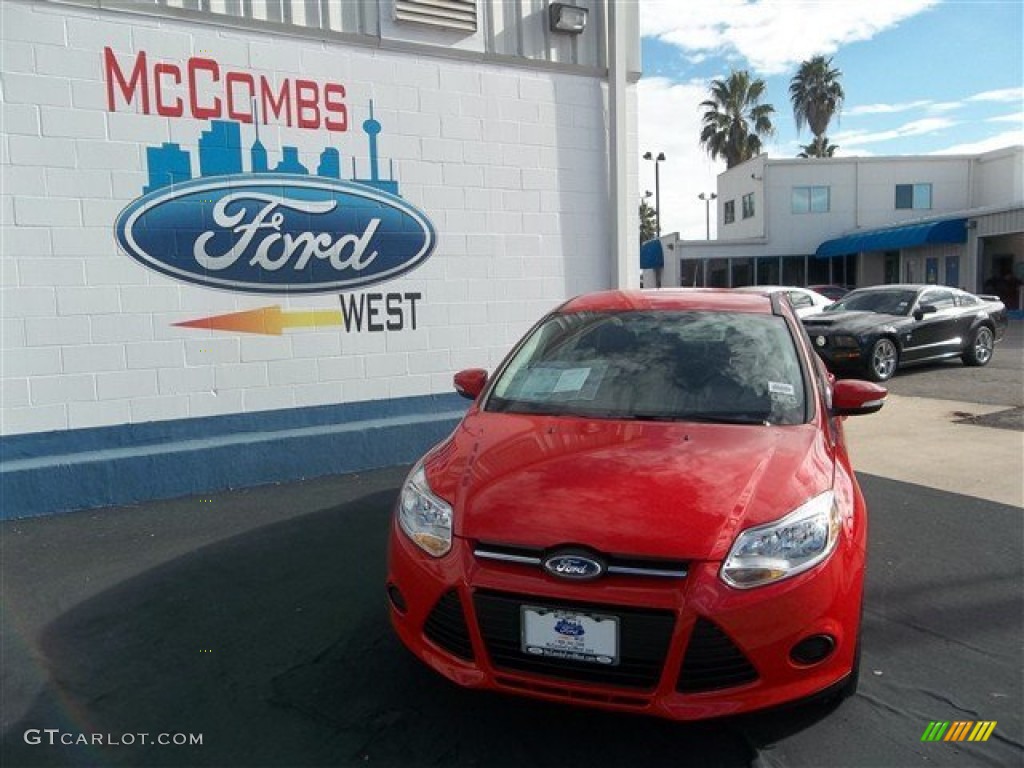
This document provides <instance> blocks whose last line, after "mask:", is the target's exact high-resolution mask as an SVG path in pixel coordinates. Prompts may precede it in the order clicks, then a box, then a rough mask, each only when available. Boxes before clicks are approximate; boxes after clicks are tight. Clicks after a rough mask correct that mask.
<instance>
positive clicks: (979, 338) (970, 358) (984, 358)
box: [962, 325, 995, 366]
mask: <svg viewBox="0 0 1024 768" xmlns="http://www.w3.org/2000/svg"><path fill="white" fill-rule="evenodd" d="M994 345H995V338H994V337H993V336H992V329H991V328H989V327H988V326H987V325H983V326H981V327H980V328H978V329H977V330H976V331H975V332H974V335H973V336H971V343H970V344H968V345H967V349H966V350H965V351H964V354H963V358H962V359H963V361H964V365H978V366H981V365H987V364H988V361H989V360H991V359H992V347H993V346H994Z"/></svg>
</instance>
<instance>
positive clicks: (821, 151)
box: [797, 136, 839, 158]
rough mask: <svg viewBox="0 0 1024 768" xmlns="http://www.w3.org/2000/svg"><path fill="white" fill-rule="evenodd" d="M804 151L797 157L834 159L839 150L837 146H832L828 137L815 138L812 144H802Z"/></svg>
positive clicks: (801, 147)
mask: <svg viewBox="0 0 1024 768" xmlns="http://www.w3.org/2000/svg"><path fill="white" fill-rule="evenodd" d="M800 149H802V150H803V151H802V152H801V153H800V154H799V155H797V157H804V158H807V157H832V156H834V155H835V153H836V150H837V149H839V147H837V146H836V145H835V144H830V143H829V140H828V136H815V137H814V141H812V142H811V143H810V144H801V145H800Z"/></svg>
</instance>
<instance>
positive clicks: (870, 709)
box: [0, 478, 1022, 768]
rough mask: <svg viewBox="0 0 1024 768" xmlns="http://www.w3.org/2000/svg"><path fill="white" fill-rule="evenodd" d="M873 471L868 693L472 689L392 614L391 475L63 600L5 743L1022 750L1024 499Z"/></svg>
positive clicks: (233, 758) (875, 755)
mask: <svg viewBox="0 0 1024 768" xmlns="http://www.w3.org/2000/svg"><path fill="white" fill-rule="evenodd" d="M862 481H863V482H864V484H865V493H866V494H867V495H868V496H869V502H870V503H871V504H872V509H873V510H874V511H875V514H874V516H873V524H872V531H871V538H872V553H871V560H870V565H869V585H868V598H867V610H866V614H865V630H864V631H865V640H864V648H865V651H864V669H863V672H862V683H861V691H860V693H859V694H858V695H857V697H856V698H854V699H853V700H852V701H849V702H847V703H845V704H843V705H842V706H840V707H839V708H838V709H835V708H834V707H825V706H821V705H818V706H802V707H798V708H792V709H787V710H782V711H779V712H774V713H769V714H762V715H758V716H750V717H745V718H738V719H733V720H723V721H714V722H710V723H703V724H695V725H689V724H677V723H671V722H667V721H662V720H657V719H653V718H645V717H640V716H625V715H619V714H608V713H603V712H600V711H596V710H586V709H575V708H571V707H564V706H557V705H550V704H544V703H537V702H533V701H529V700H526V699H517V698H509V697H504V696H498V695H492V694H485V693H480V692H474V691H466V690H463V689H460V688H458V687H457V686H455V685H453V684H450V683H448V682H447V681H446V680H444V679H442V678H440V677H439V676H437V675H436V674H434V673H433V672H431V671H430V670H428V669H426V668H425V667H423V666H422V665H420V664H419V663H418V662H416V661H415V660H414V659H413V657H412V656H411V655H410V654H409V653H407V652H406V651H405V649H404V648H402V647H401V645H400V644H399V643H398V641H397V640H396V639H395V638H394V637H393V635H392V633H391V629H390V626H389V625H388V620H387V614H386V611H385V604H384V598H383V592H382V584H383V581H384V575H385V564H384V550H385V541H386V535H387V526H388V523H389V519H390V512H389V510H390V506H391V502H392V500H393V498H394V493H395V490H394V489H391V490H387V491H381V492H378V493H372V494H370V495H364V496H362V498H358V499H356V500H355V501H352V502H350V503H346V504H344V505H340V506H335V507H333V508H330V509H326V510H323V511H319V512H313V513H309V514H305V515H301V516H298V517H294V518H292V519H290V520H287V521H283V522H275V523H273V524H270V525H266V526H264V527H261V528H257V529H255V530H251V531H248V532H246V533H243V534H240V535H237V536H235V537H233V538H229V539H226V540H222V541H220V542H218V543H215V544H211V545H208V546H205V547H202V548H200V549H197V550H195V551H193V552H191V553H190V554H188V555H185V556H182V557H179V558H177V559H175V560H172V561H171V562H169V563H166V564H164V565H162V566H159V567H156V568H153V569H151V570H149V571H146V572H145V573H143V574H142V575H140V576H137V577H135V578H133V579H130V580H128V581H125V582H123V583H121V584H119V585H118V586H116V587H114V588H111V589H109V590H107V591H106V592H103V593H101V594H99V595H98V596H96V597H94V598H92V599H89V600H87V601H86V602H83V603H81V604H79V605H78V606H76V607H75V608H73V609H72V610H70V611H68V612H67V613H65V614H63V615H61V616H60V617H59V618H57V619H56V620H55V621H53V622H52V623H50V624H49V625H48V626H46V628H45V630H44V631H43V632H42V636H41V638H40V650H41V652H42V656H43V657H44V659H45V662H46V665H47V669H46V673H47V682H46V685H45V688H44V689H43V691H42V693H41V694H40V695H39V696H38V698H37V699H36V700H35V701H34V702H33V703H32V705H31V706H30V708H29V709H28V713H27V714H26V715H25V716H24V717H23V718H21V720H20V721H19V722H16V723H14V724H13V725H12V726H11V727H10V728H8V730H7V732H6V733H5V734H4V743H3V747H2V752H0V764H2V765H4V766H16V765H47V766H61V765H132V766H142V765H154V766H159V765H197V766H204V765H224V766H258V765H266V766H270V765H274V766H314V765H316V766H320V765H334V766H346V765H360V766H366V765H369V766H373V765H377V766H413V765H436V766H483V767H486V766H506V765H507V766H560V767H561V766H567V765H574V766H630V767H631V768H632V766H636V765H645V766H651V767H652V768H655V767H658V766H680V765H701V766H747V765H751V764H756V765H760V766H774V765H787V766H797V765H807V766H818V765H872V766H873V765H895V764H908V763H916V762H922V761H924V762H927V763H929V764H933V765H953V764H962V763H963V759H964V758H965V757H968V759H969V762H980V763H988V764H993V765H996V764H1008V763H1007V762H1006V761H1007V760H1009V761H1010V762H1013V761H1014V760H1019V759H1020V757H1021V754H1022V751H1021V747H1020V741H1019V732H1020V714H1019V713H1020V708H1019V705H1020V693H1021V692H1020V679H1019V678H1020V675H1019V672H1020V669H1021V666H1020V664H1021V662H1022V659H1021V655H1022V654H1021V650H1020V646H1019V632H1020V627H1021V626H1022V622H1021V599H1020V591H1019V584H1020V579H1021V536H1022V524H1021V519H1020V512H1019V510H1015V509H1012V508H1007V507H1000V506H998V505H993V504H991V503H985V502H980V501H977V500H973V499H968V498H966V497H956V496H953V495H951V494H943V493H940V492H937V491H930V490H928V489H922V488H919V487H913V486H907V485H905V484H900V483H895V482H891V481H886V480H881V479H878V478H862ZM61 576H62V578H67V579H74V578H76V574H75V573H67V574H61ZM1014 713H1016V714H1014ZM954 719H973V720H982V719H991V720H999V721H1000V725H999V727H998V728H997V730H996V735H995V736H994V737H993V740H992V742H991V743H988V744H978V745H967V744H964V745H962V746H961V745H956V746H953V745H921V743H920V735H921V733H922V731H923V730H924V728H925V726H926V725H927V723H928V721H930V720H954ZM29 728H39V729H46V728H58V729H60V731H61V732H64V733H71V734H78V733H85V734H92V733H102V734H111V735H112V736H113V737H114V738H119V737H121V736H122V735H123V734H141V733H148V734H150V736H151V737H153V738H155V736H156V734H159V733H193V734H202V736H203V743H202V745H201V746H155V745H141V744H139V743H136V744H134V745H132V746H124V745H122V746H60V745H57V746H48V745H46V744H45V743H44V744H42V745H29V744H26V743H25V741H24V739H23V733H24V731H25V730H26V729H29ZM997 737H998V738H997ZM121 740H123V739H121ZM136 741H139V739H138V737H136ZM965 752H966V753H967V754H966V755H965V754H964V753H965Z"/></svg>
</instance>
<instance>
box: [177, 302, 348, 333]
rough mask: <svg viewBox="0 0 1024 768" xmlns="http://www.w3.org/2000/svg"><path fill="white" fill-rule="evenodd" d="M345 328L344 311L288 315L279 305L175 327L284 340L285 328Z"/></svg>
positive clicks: (311, 311) (300, 312) (319, 310)
mask: <svg viewBox="0 0 1024 768" xmlns="http://www.w3.org/2000/svg"><path fill="white" fill-rule="evenodd" d="M344 324H345V321H344V318H342V315H341V310H338V309H313V310H306V311H297V312H284V311H283V310H282V309H281V307H279V306H276V305H275V306H272V307H260V308H259V309H250V310H246V311H245V312H231V313H230V314H227V315H214V316H213V317H202V318H200V319H198V320H186V321H185V322H183V323H174V325H177V326H180V327H182V328H209V329H211V330H214V331H235V332H238V333H259V334H263V335H264V336H280V335H281V334H282V333H283V332H284V329H285V328H312V327H316V328H320V327H325V326H330V325H344Z"/></svg>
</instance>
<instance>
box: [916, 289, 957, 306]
mask: <svg viewBox="0 0 1024 768" xmlns="http://www.w3.org/2000/svg"><path fill="white" fill-rule="evenodd" d="M921 303H922V304H931V305H932V306H933V307H935V308H936V309H938V310H943V309H952V308H953V306H954V304H955V302H954V301H953V292H952V291H943V290H932V291H926V292H925V294H924V295H923V296H922V297H921Z"/></svg>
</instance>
